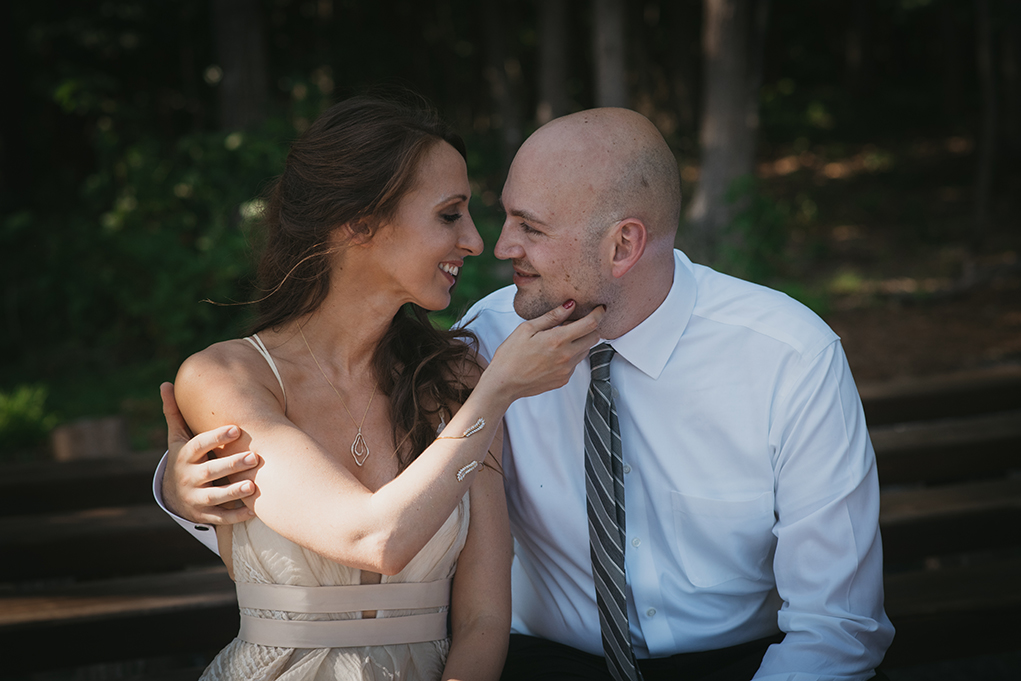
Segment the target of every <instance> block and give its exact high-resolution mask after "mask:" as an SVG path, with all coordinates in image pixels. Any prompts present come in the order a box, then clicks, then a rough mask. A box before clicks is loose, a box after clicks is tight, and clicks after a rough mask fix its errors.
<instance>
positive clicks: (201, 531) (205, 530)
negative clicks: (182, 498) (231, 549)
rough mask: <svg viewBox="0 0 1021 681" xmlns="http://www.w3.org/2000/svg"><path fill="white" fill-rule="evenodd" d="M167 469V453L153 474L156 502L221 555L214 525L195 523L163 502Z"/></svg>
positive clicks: (185, 528)
mask: <svg viewBox="0 0 1021 681" xmlns="http://www.w3.org/2000/svg"><path fill="white" fill-rule="evenodd" d="M166 471H167V454H164V455H163V458H162V459H160V464H159V465H158V466H156V473H155V475H153V476H152V496H153V498H154V499H156V503H157V504H159V507H160V508H162V509H163V512H164V513H166V514H167V515H168V516H170V517H171V518H173V519H174V521H175V522H176V523H177V524H178V525H180V526H181V527H183V528H184V530H185V531H186V532H187V533H188V534H190V535H191V536H193V537H195V539H197V540H199V541H200V542H202V545H203V546H205V547H206V548H207V549H209V550H210V551H212V552H213V553H215V554H216V555H220V549H219V546H218V545H217V543H216V532H215V531H214V530H213V526H212V525H203V524H201V523H193V522H191V521H189V520H185V519H184V518H182V517H181V516H179V515H175V514H174V513H171V512H170V511H169V510H168V509H167V507H166V505H165V504H164V503H163V475H164V474H165V473H166Z"/></svg>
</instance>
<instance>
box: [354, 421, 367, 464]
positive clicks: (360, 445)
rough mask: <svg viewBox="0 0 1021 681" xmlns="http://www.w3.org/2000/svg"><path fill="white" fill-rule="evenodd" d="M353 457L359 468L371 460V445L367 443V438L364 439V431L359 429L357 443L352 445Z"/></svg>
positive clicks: (356, 437) (356, 436)
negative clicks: (367, 460)
mask: <svg viewBox="0 0 1021 681" xmlns="http://www.w3.org/2000/svg"><path fill="white" fill-rule="evenodd" d="M351 456H353V457H354V460H355V463H356V464H358V466H359V467H361V466H363V465H364V464H365V460H366V459H368V458H369V445H368V444H367V443H366V442H365V438H364V437H362V429H361V428H359V429H358V434H357V435H355V441H354V442H352V443H351Z"/></svg>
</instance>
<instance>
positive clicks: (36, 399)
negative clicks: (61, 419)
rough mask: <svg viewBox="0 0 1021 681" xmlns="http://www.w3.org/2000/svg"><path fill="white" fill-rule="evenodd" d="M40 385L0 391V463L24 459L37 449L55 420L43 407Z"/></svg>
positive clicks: (44, 404) (44, 395) (43, 388)
mask: <svg viewBox="0 0 1021 681" xmlns="http://www.w3.org/2000/svg"><path fill="white" fill-rule="evenodd" d="M46 397H47V390H46V387H45V386H42V385H19V386H17V387H15V388H14V389H13V390H11V391H9V392H4V391H0V461H5V460H11V459H16V458H23V457H24V456H25V455H26V454H30V453H32V452H33V451H36V450H38V449H39V447H40V446H41V445H42V443H43V442H45V439H46V436H47V435H48V434H49V432H50V430H52V429H53V427H54V426H56V425H57V422H58V417H57V415H56V414H54V413H52V412H50V411H49V410H48V409H47V408H46Z"/></svg>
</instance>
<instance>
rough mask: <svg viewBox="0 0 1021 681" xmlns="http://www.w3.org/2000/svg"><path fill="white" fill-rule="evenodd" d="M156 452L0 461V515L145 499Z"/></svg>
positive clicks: (147, 497)
mask: <svg viewBox="0 0 1021 681" xmlns="http://www.w3.org/2000/svg"><path fill="white" fill-rule="evenodd" d="M161 456H162V454H160V453H147V454H131V455H128V456H119V457H111V458H108V459H86V460H81V461H31V462H25V463H18V464H4V465H0V517H3V516H9V515H29V514H33V513H55V512H58V511H72V510H78V509H83V508H100V507H104V506H120V505H126V504H142V503H145V502H147V501H150V500H151V499H152V476H153V473H154V472H155V471H156V465H157V464H158V463H159V460H160V457H161Z"/></svg>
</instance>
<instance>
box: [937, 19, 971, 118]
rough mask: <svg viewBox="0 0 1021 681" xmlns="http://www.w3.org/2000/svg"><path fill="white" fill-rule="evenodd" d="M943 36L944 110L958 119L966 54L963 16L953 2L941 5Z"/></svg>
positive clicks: (941, 49) (949, 116)
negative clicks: (961, 36)
mask: <svg viewBox="0 0 1021 681" xmlns="http://www.w3.org/2000/svg"><path fill="white" fill-rule="evenodd" d="M940 24H941V29H942V30H941V37H942V40H941V42H940V46H939V51H940V54H942V55H943V78H942V79H941V80H942V83H943V111H944V112H945V113H946V116H947V118H949V119H950V120H956V119H958V118H959V117H960V116H961V102H963V101H964V96H963V95H962V92H964V85H963V82H964V69H963V68H962V67H961V64H963V63H964V61H965V59H964V54H963V50H962V49H961V38H960V36H959V31H960V25H961V17H959V16H957V13H956V9H955V6H954V4H953V3H949V2H944V3H942V5H941V6H940Z"/></svg>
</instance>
